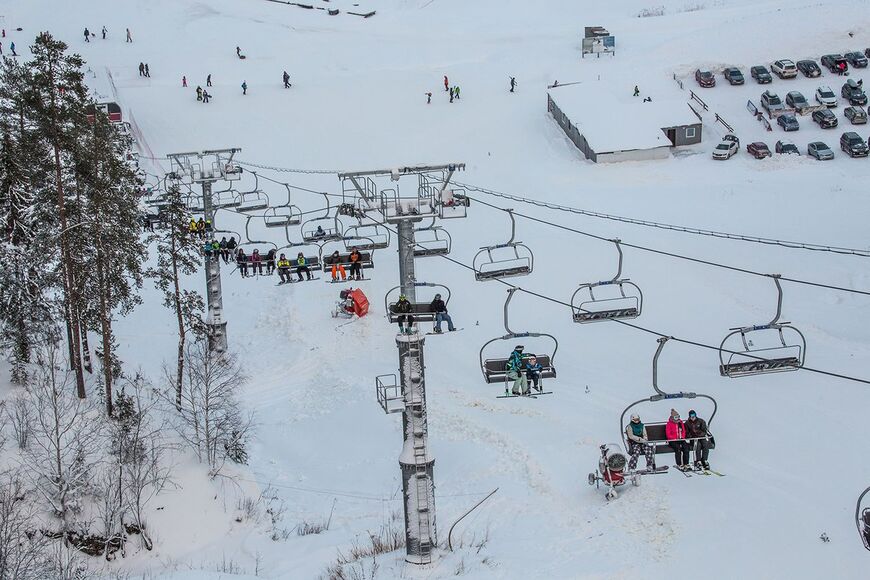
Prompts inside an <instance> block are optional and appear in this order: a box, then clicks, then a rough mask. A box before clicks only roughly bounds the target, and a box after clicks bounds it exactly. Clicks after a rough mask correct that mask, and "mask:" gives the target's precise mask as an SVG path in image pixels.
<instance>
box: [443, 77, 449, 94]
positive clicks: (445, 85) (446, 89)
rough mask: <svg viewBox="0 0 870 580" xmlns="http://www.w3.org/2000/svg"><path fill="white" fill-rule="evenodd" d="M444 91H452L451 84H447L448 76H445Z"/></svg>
mask: <svg viewBox="0 0 870 580" xmlns="http://www.w3.org/2000/svg"><path fill="white" fill-rule="evenodd" d="M444 90H445V91H449V90H450V84H449V83H448V82H447V75H444Z"/></svg>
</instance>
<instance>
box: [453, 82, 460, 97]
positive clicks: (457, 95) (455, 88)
mask: <svg viewBox="0 0 870 580" xmlns="http://www.w3.org/2000/svg"><path fill="white" fill-rule="evenodd" d="M453 92H454V93H455V95H456V100H457V101H458V100H459V85H456V86H455V87H453Z"/></svg>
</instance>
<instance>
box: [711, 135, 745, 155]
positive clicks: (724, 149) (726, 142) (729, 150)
mask: <svg viewBox="0 0 870 580" xmlns="http://www.w3.org/2000/svg"><path fill="white" fill-rule="evenodd" d="M739 147H740V145H739V144H738V143H737V142H736V141H732V140H730V139H723V140H722V142H721V143H719V144H718V145H716V148H715V149H713V159H731V158H732V157H733V156H734V155H736V154H737V150H738V149H739Z"/></svg>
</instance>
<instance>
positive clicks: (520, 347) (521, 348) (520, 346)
mask: <svg viewBox="0 0 870 580" xmlns="http://www.w3.org/2000/svg"><path fill="white" fill-rule="evenodd" d="M524 348H526V347H524V346H523V345H521V344H518V345H516V346H515V347H514V350H518V351H522V350H523V349H524Z"/></svg>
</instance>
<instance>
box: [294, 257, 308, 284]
mask: <svg viewBox="0 0 870 580" xmlns="http://www.w3.org/2000/svg"><path fill="white" fill-rule="evenodd" d="M302 272H305V275H306V276H308V279H309V280H311V270H309V269H308V261H307V260H306V259H305V256H304V255H303V254H302V252H299V254H298V255H297V256H296V275H297V276H299V281H300V282H301V281H302Z"/></svg>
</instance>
